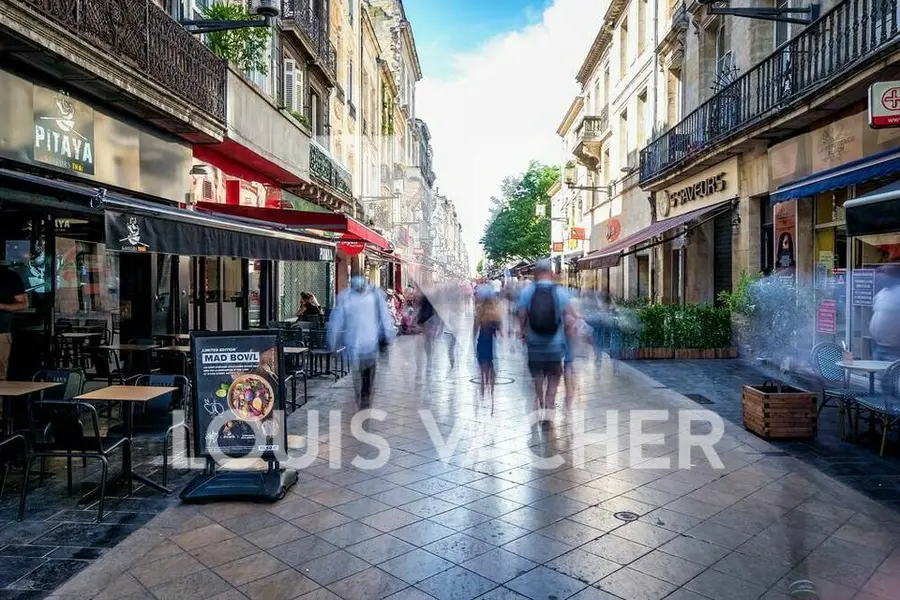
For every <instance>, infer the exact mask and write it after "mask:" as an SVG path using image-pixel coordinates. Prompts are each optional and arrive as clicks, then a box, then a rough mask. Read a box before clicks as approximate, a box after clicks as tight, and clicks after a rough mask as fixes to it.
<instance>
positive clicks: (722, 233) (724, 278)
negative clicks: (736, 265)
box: [713, 212, 731, 302]
mask: <svg viewBox="0 0 900 600" xmlns="http://www.w3.org/2000/svg"><path fill="white" fill-rule="evenodd" d="M730 291H731V213H730V212H726V213H724V214H721V215H719V216H718V217H716V218H715V220H714V221H713V294H714V296H713V299H714V301H715V302H718V299H719V292H730Z"/></svg>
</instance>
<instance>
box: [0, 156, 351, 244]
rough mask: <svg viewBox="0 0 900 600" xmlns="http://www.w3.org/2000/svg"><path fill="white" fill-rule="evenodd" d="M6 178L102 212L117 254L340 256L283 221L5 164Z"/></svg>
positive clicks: (1, 177) (2, 176)
mask: <svg viewBox="0 0 900 600" xmlns="http://www.w3.org/2000/svg"><path fill="white" fill-rule="evenodd" d="M0 181H7V182H11V183H15V184H16V187H17V188H18V189H20V190H21V189H34V188H36V189H39V190H41V191H44V192H46V193H48V194H50V195H52V196H55V197H59V198H71V199H73V200H76V201H77V202H76V203H75V204H73V206H81V207H83V209H85V210H88V211H93V212H95V214H98V215H99V214H100V211H101V210H102V211H103V213H104V220H105V222H106V223H105V224H106V247H107V249H109V250H111V251H114V252H160V253H165V254H180V255H184V256H228V257H240V258H253V259H260V260H287V261H331V260H334V243H333V242H330V241H328V240H324V239H318V238H315V237H313V236H307V235H301V234H298V233H293V232H289V231H287V230H286V228H285V227H284V226H282V225H280V224H275V223H269V222H260V221H255V220H252V219H244V218H240V217H227V216H220V215H210V214H207V213H200V212H195V211H193V210H186V209H183V208H179V207H177V206H175V205H173V204H171V203H167V202H164V201H150V200H143V199H140V198H135V197H132V196H128V195H125V194H123V193H119V192H112V191H108V190H106V189H104V188H101V187H99V186H97V187H94V186H92V185H88V184H84V183H81V182H77V183H76V182H70V181H62V180H57V179H48V178H46V177H41V176H39V175H33V174H28V173H22V172H19V171H12V170H9V169H3V168H0ZM23 186H24V187H23ZM45 208H51V207H49V206H45Z"/></svg>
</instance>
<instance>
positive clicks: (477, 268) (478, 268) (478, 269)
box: [475, 257, 484, 277]
mask: <svg viewBox="0 0 900 600" xmlns="http://www.w3.org/2000/svg"><path fill="white" fill-rule="evenodd" d="M475 272H476V273H478V276H479V277H481V275H482V274H483V273H484V258H483V257H482V258H479V259H478V264H477V265H475Z"/></svg>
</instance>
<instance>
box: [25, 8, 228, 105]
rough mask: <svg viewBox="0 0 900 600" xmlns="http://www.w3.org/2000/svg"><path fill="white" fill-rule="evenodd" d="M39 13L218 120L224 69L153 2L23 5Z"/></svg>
mask: <svg viewBox="0 0 900 600" xmlns="http://www.w3.org/2000/svg"><path fill="white" fill-rule="evenodd" d="M21 1H23V2H24V3H25V4H27V5H28V6H30V7H31V8H32V9H33V10H34V11H35V12H37V13H38V14H40V15H42V16H44V17H46V18H48V19H50V20H51V21H54V22H56V23H58V24H59V25H60V26H61V27H63V28H64V29H65V31H66V32H67V33H68V34H69V35H72V36H74V37H77V38H79V39H81V40H83V41H85V42H87V43H89V44H90V45H91V46H93V47H94V48H96V49H97V51H98V52H99V53H102V54H103V55H104V60H109V59H112V60H119V61H122V62H124V63H126V64H128V65H130V66H131V67H133V68H134V69H136V70H137V71H138V72H140V73H141V74H143V75H144V76H146V77H147V78H148V79H150V80H153V81H155V82H156V83H158V84H160V85H162V86H164V87H165V88H167V89H168V90H170V91H171V92H173V93H174V94H176V95H177V96H178V97H179V98H181V99H182V100H184V101H186V102H189V103H190V104H192V105H194V106H196V107H197V108H199V109H201V110H202V111H204V112H206V113H208V114H210V115H212V116H213V117H215V118H216V119H218V120H222V121H224V120H225V86H226V81H227V72H228V67H227V64H226V63H225V61H224V60H222V59H220V58H218V57H217V56H216V55H214V54H213V53H212V52H210V51H209V49H208V48H207V47H206V46H205V45H203V43H202V42H201V41H200V40H198V39H197V38H196V37H194V36H193V35H191V34H190V33H188V32H187V30H185V29H184V27H182V26H181V25H180V24H179V23H178V22H176V21H175V20H173V19H172V18H171V17H170V16H169V15H167V14H166V13H165V12H164V11H163V10H162V9H160V8H159V7H158V6H156V4H154V3H153V2H152V1H151V0H21Z"/></svg>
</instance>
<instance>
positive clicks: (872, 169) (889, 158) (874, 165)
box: [769, 150, 900, 204]
mask: <svg viewBox="0 0 900 600" xmlns="http://www.w3.org/2000/svg"><path fill="white" fill-rule="evenodd" d="M898 171H900V150H889V151H887V152H881V153H879V154H876V155H874V156H868V157H866V158H862V159H860V160H855V161H853V162H851V163H847V164H846V165H841V166H840V167H835V168H833V169H828V170H827V171H822V172H820V173H815V174H813V175H809V176H807V177H804V178H802V179H798V180H797V181H792V182H791V183H788V184H786V185H783V186H781V187H779V188H778V189H777V190H776V191H775V192H773V193H772V194H771V195H770V196H769V202H770V203H771V204H777V203H779V202H784V201H785V200H794V199H795V198H805V197H807V196H812V195H814V194H818V193H820V192H827V191H828V190H835V189H838V188H842V187H846V186H848V185H852V184H854V183H862V182H864V181H869V180H871V179H877V178H879V177H885V176H887V175H890V174H891V173H895V172H898Z"/></svg>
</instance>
